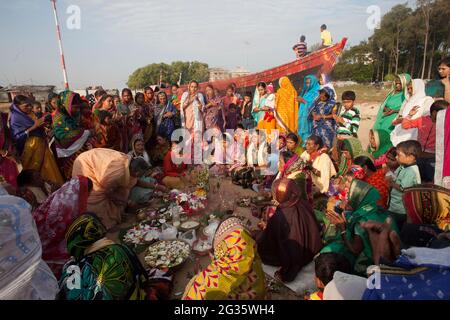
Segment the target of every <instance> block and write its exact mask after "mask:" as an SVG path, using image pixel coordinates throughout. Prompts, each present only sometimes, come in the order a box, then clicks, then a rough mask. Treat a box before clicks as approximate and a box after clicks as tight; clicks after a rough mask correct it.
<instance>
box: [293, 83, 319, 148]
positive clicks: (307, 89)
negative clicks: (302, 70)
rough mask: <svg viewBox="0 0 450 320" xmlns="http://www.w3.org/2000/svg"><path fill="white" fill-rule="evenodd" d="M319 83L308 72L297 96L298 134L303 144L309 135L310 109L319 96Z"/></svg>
mask: <svg viewBox="0 0 450 320" xmlns="http://www.w3.org/2000/svg"><path fill="white" fill-rule="evenodd" d="M319 90H320V85H319V82H318V81H317V78H316V76H314V75H312V74H310V75H308V76H306V77H305V80H304V83H303V89H302V92H301V93H300V96H299V97H298V101H299V102H300V106H299V108H298V135H299V136H300V137H301V139H302V141H303V144H306V140H307V139H308V137H309V136H310V135H311V130H312V128H311V121H310V119H309V112H310V109H311V107H312V105H313V103H314V101H316V99H317V97H318V96H319Z"/></svg>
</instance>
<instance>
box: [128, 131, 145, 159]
mask: <svg viewBox="0 0 450 320" xmlns="http://www.w3.org/2000/svg"><path fill="white" fill-rule="evenodd" d="M138 141H142V142H144V137H143V136H142V134H135V135H134V136H133V137H132V138H131V142H130V148H131V151H130V152H129V153H128V155H129V156H131V158H132V159H134V158H142V159H144V160H145V162H147V164H148V165H150V157H149V156H148V153H147V151H145V149H144V153H143V154H142V155H138V154H137V153H136V149H135V144H136V142H138Z"/></svg>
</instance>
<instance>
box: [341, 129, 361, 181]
mask: <svg viewBox="0 0 450 320" xmlns="http://www.w3.org/2000/svg"><path fill="white" fill-rule="evenodd" d="M342 143H343V144H344V147H345V148H346V149H347V150H348V152H349V153H350V156H351V157H352V159H355V158H356V157H357V156H359V155H361V154H362V153H363V147H362V145H361V142H360V141H359V139H357V138H354V137H349V138H347V139H344V140H343V141H342ZM349 162H350V161H349V160H348V159H347V158H346V157H345V156H344V155H343V153H341V159H340V161H339V173H338V175H344V174H346V173H347V171H348V169H349Z"/></svg>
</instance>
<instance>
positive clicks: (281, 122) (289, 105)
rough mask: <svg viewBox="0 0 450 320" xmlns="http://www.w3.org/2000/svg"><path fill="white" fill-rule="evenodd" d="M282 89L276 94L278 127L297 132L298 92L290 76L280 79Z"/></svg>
mask: <svg viewBox="0 0 450 320" xmlns="http://www.w3.org/2000/svg"><path fill="white" fill-rule="evenodd" d="M279 85H280V89H278V91H277V93H276V95H275V119H276V121H277V127H280V128H282V129H283V130H284V131H285V132H293V133H297V130H298V122H297V121H296V120H297V119H296V118H297V115H298V102H297V97H298V93H297V90H295V88H294V86H293V85H292V83H291V81H290V80H289V78H288V77H281V78H280V80H279Z"/></svg>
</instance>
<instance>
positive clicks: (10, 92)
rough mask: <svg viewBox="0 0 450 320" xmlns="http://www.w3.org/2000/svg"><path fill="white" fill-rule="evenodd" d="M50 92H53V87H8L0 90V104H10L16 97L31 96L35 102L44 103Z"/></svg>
mask: <svg viewBox="0 0 450 320" xmlns="http://www.w3.org/2000/svg"><path fill="white" fill-rule="evenodd" d="M51 92H55V86H33V85H24V86H9V87H7V88H2V89H1V90H0V100H1V101H0V102H2V103H6V102H11V101H12V100H13V99H14V97H15V96H18V95H26V96H33V97H34V98H35V99H36V101H41V102H44V101H47V99H48V95H49V93H51ZM8 100H9V101H8Z"/></svg>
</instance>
